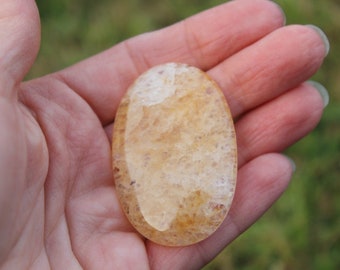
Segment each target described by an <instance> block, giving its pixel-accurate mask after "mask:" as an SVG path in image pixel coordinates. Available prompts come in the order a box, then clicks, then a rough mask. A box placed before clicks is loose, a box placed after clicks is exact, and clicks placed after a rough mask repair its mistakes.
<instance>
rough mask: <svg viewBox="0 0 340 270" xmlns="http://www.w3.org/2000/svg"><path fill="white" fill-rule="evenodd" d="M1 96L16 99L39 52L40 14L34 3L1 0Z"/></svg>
mask: <svg viewBox="0 0 340 270" xmlns="http://www.w3.org/2000/svg"><path fill="white" fill-rule="evenodd" d="M0 6H1V8H0V29H1V31H0V40H1V42H0V85H1V87H0V94H1V96H5V97H13V98H15V97H16V93H15V92H14V91H13V89H14V87H13V86H14V85H15V84H18V83H19V82H21V80H22V79H23V78H24V76H25V74H26V73H27V72H28V70H29V68H30V67H31V65H32V64H33V61H34V59H35V57H36V54H37V52H38V49H39V42H40V25H39V14H38V11H37V8H36V5H35V2H34V1H33V0H0Z"/></svg>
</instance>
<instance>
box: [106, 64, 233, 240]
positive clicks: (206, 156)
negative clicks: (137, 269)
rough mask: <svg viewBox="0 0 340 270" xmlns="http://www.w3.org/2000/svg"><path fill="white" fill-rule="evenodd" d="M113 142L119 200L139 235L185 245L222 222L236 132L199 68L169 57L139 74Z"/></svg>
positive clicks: (120, 114)
mask: <svg viewBox="0 0 340 270" xmlns="http://www.w3.org/2000/svg"><path fill="white" fill-rule="evenodd" d="M112 148H113V149H112V150H113V168H114V179H115V186H116V190H117V194H118V196H119V200H120V203H121V206H122V208H123V210H124V212H125V214H126V216H127V218H128V219H129V221H130V222H131V224H132V225H133V226H134V227H135V228H136V230H137V231H138V232H139V233H141V234H142V235H143V236H144V237H146V238H148V239H150V240H151V241H153V242H156V243H158V244H162V245H169V246H184V245H190V244H193V243H196V242H199V241H201V240H203V239H205V238H207V237H208V236H209V235H211V234H212V233H213V232H214V231H215V230H216V229H217V228H218V226H219V225H220V224H221V223H222V222H223V220H224V218H225V216H226V215H227V212H228V210H229V208H230V205H231V201H232V198H233V195H234V191H235V186H236V172H237V157H236V139H235V131H234V125H233V120H232V117H231V115H230V111H229V108H228V105H227V103H226V100H225V98H224V96H223V93H222V92H221V90H220V89H219V87H218V85H217V84H216V83H215V82H214V81H212V80H211V79H210V78H209V77H208V76H207V75H206V74H205V73H204V72H203V71H201V70H199V69H197V68H195V67H190V66H187V65H184V64H177V63H168V64H164V65H160V66H156V67H154V68H151V69H150V70H148V71H147V72H145V73H144V74H142V75H141V76H140V77H139V78H138V79H137V80H136V81H135V83H134V84H133V85H132V86H131V87H130V88H129V89H128V91H127V93H126V95H125V96H124V97H123V99H122V101H121V104H120V106H119V109H118V112H117V115H116V119H115V124H114V132H113V145H112Z"/></svg>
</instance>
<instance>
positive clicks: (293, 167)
mask: <svg viewBox="0 0 340 270" xmlns="http://www.w3.org/2000/svg"><path fill="white" fill-rule="evenodd" d="M285 157H286V158H287V159H288V161H289V162H290V165H291V167H292V170H293V172H295V171H296V164H295V162H294V160H293V159H292V158H290V157H288V156H285Z"/></svg>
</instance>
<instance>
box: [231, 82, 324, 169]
mask: <svg viewBox="0 0 340 270" xmlns="http://www.w3.org/2000/svg"><path fill="white" fill-rule="evenodd" d="M320 91H321V94H320ZM326 102H327V92H325V90H322V89H321V88H320V90H317V89H316V88H315V87H314V86H313V84H310V83H304V84H302V85H300V86H299V87H297V88H296V89H293V90H291V91H289V92H287V93H285V94H283V95H281V96H280V97H278V98H276V99H274V100H272V101H271V102H268V103H266V104H264V105H262V106H261V107H258V108H256V109H254V110H252V111H250V112H249V113H247V114H245V115H244V116H243V117H241V118H240V119H239V121H237V122H236V125H235V128H236V137H237V146H238V166H239V167H242V166H243V164H245V163H247V162H248V161H249V160H252V159H254V158H255V157H256V156H260V155H263V154H266V153H271V152H281V151H283V150H284V149H285V148H287V147H288V146H290V145H292V144H293V143H295V142H296V141H298V140H299V139H301V138H302V137H304V136H305V135H306V134H308V133H309V132H310V131H311V130H313V129H314V127H315V126H316V125H317V123H318V122H319V120H320V118H321V116H322V112H323V109H324V106H325V104H326Z"/></svg>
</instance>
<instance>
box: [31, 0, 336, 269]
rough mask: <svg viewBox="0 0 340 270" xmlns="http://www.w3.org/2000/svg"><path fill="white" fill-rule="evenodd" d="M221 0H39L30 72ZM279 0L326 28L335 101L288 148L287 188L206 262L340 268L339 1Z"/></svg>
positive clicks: (290, 18) (325, 74)
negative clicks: (36, 48) (38, 37)
mask: <svg viewBox="0 0 340 270" xmlns="http://www.w3.org/2000/svg"><path fill="white" fill-rule="evenodd" d="M222 2H223V1H217V0H206V1H200V0H187V1H183V0H173V1H170V0H164V1H156V0H143V1H142V0H124V1H118V0H116V1H113V0H111V1H110V0H101V1H93V0H72V1H69V0H49V1H46V0H38V1H37V3H38V5H39V8H40V11H41V17H42V47H41V51H40V54H39V57H38V59H37V62H36V64H35V65H34V67H33V69H32V71H31V73H30V74H29V76H28V77H29V78H32V77H36V76H40V75H43V74H46V73H50V72H53V71H56V70H58V69H61V68H64V67H66V66H68V65H70V64H73V63H75V62H77V61H79V60H81V59H84V58H86V57H88V56H90V55H93V54H95V53H97V52H100V51H102V50H104V49H106V48H108V47H110V46H112V45H114V44H116V43H118V42H120V41H122V40H124V39H126V38H129V37H131V36H134V35H137V34H140V33H143V32H146V31H151V30H155V29H158V28H161V27H163V26H167V25H169V24H171V23H174V22H176V21H179V20H181V19H183V18H185V17H187V16H190V15H192V14H195V13H197V12H199V11H202V10H204V9H206V8H208V7H212V6H214V5H217V4H219V3H222ZM276 2H278V3H279V4H280V5H281V6H282V7H283V9H284V11H285V12H286V16H287V23H288V24H292V23H299V24H315V25H318V26H320V27H321V28H322V29H323V30H324V31H325V32H326V34H327V35H328V37H329V39H330V42H331V51H330V54H329V56H328V58H327V59H326V60H325V63H324V65H323V67H322V69H321V70H320V71H319V72H318V74H316V75H315V76H314V79H315V80H317V81H319V82H321V83H322V84H323V85H325V86H326V88H327V89H328V90H329V92H330V104H329V106H328V107H327V109H326V111H325V114H324V117H323V118H322V120H321V122H320V124H319V125H318V127H317V128H316V130H315V131H314V132H313V133H312V134H310V135H309V136H308V137H306V138H305V139H303V140H302V141H300V142H299V143H298V144H296V145H295V146H293V147H291V148H290V149H288V150H287V154H288V155H289V156H291V157H292V158H293V159H294V160H295V162H296V164H297V171H296V173H295V175H294V178H293V181H292V183H291V185H290V186H289V188H288V190H287V192H286V193H285V194H284V195H283V196H282V197H281V199H280V200H279V201H278V202H277V203H276V204H275V205H274V206H273V207H272V208H271V209H270V210H269V211H268V212H267V213H266V214H265V215H264V216H263V217H262V218H261V219H260V221H259V222H257V223H256V224H255V225H254V226H252V227H251V228H250V229H249V230H248V231H247V232H245V233H244V234H243V235H242V236H241V237H239V238H238V239H237V240H235V241H234V243H233V244H231V245H230V246H229V247H227V248H226V249H225V250H224V251H223V252H222V253H221V254H220V255H219V256H218V257H217V258H216V259H215V260H214V261H213V262H211V263H210V264H209V265H207V266H206V267H205V268H204V269H205V270H213V269H214V270H218V269H231V270H232V269H244V270H245V269H252V270H253V269H255V270H256V269H261V270H262V269H271V270H283V269H312V270H313V269H315V270H319V269H320V270H328V269H340V215H339V213H340V196H339V194H340V182H339V180H340V151H339V149H340V125H339V123H340V91H339V86H340V76H339V74H340V63H339V61H340V35H339V33H340V16H339V14H340V4H339V1H338V0H324V1H320V0H299V1H296V0H278V1H276Z"/></svg>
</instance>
